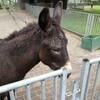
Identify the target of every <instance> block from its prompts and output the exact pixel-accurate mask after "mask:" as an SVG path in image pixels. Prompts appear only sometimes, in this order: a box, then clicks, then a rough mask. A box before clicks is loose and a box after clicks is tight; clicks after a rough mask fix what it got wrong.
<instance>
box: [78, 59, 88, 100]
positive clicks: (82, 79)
mask: <svg viewBox="0 0 100 100" xmlns="http://www.w3.org/2000/svg"><path fill="white" fill-rule="evenodd" d="M89 65H90V63H89V60H88V59H84V60H83V64H82V70H81V77H80V85H79V88H80V89H81V92H80V93H79V94H78V95H79V98H80V100H83V99H84V94H85V87H86V82H87V77H88V70H89Z"/></svg>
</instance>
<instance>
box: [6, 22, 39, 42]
mask: <svg viewBox="0 0 100 100" xmlns="http://www.w3.org/2000/svg"><path fill="white" fill-rule="evenodd" d="M38 28H39V26H38V25H37V23H34V22H33V23H29V24H28V25H27V26H26V27H24V28H22V29H21V30H19V31H14V32H13V33H12V34H10V35H9V36H8V37H6V38H4V40H6V41H10V40H12V39H14V38H16V37H18V36H21V35H23V34H29V33H30V32H33V33H34V32H35V31H36V30H37V29H38Z"/></svg>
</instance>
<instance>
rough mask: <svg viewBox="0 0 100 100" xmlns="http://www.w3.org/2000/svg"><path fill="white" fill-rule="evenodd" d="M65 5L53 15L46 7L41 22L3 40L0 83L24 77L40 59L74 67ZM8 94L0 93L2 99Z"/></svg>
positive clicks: (44, 61)
mask: <svg viewBox="0 0 100 100" xmlns="http://www.w3.org/2000/svg"><path fill="white" fill-rule="evenodd" d="M62 6H63V4H62V2H61V1H60V2H59V3H58V4H57V5H56V7H55V9H54V13H53V17H52V18H50V13H49V9H48V8H44V9H43V10H42V11H41V13H40V15H39V20H38V24H39V25H38V24H35V23H31V24H29V25H28V26H26V27H25V28H23V29H22V30H20V31H18V32H17V31H16V32H14V33H13V34H11V35H10V36H9V37H7V38H5V39H3V40H0V86H2V85H5V84H8V83H11V82H15V81H19V80H21V79H23V78H24V76H25V75H26V73H27V72H28V71H30V70H31V68H32V67H34V66H35V65H36V64H38V63H39V62H40V61H42V62H43V63H44V64H46V65H48V66H49V67H50V68H51V69H53V70H57V69H60V68H61V67H63V66H65V67H67V68H68V69H69V71H70V70H71V66H70V62H69V56H68V52H67V48H66V46H67V43H68V41H67V38H66V36H65V34H64V32H63V31H62V29H61V27H60V20H61V15H62ZM6 95H7V93H5V94H1V95H0V100H4V97H5V96H6ZM8 99H9V96H8Z"/></svg>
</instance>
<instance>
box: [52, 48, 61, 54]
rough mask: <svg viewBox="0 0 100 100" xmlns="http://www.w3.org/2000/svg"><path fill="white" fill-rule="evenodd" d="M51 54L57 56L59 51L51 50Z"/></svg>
mask: <svg viewBox="0 0 100 100" xmlns="http://www.w3.org/2000/svg"><path fill="white" fill-rule="evenodd" d="M51 52H52V53H54V54H57V55H58V54H59V53H60V50H53V49H52V50H51Z"/></svg>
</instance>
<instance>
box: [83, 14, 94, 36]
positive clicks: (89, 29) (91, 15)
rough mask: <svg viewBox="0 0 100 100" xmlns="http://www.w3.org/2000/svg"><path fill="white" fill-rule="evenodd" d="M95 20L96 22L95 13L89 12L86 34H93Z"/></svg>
mask: <svg viewBox="0 0 100 100" xmlns="http://www.w3.org/2000/svg"><path fill="white" fill-rule="evenodd" d="M93 22H94V15H93V14H88V18H87V23H86V28H85V35H84V36H87V35H90V34H91V32H92V27H93Z"/></svg>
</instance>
